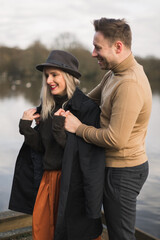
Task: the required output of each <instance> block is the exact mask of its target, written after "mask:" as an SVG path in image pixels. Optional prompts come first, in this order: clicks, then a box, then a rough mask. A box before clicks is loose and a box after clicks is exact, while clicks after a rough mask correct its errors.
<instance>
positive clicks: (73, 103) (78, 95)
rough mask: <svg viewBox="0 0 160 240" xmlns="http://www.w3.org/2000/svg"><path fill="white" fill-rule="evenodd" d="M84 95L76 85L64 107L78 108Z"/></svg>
mask: <svg viewBox="0 0 160 240" xmlns="http://www.w3.org/2000/svg"><path fill="white" fill-rule="evenodd" d="M84 96H85V95H84V93H83V92H82V91H81V90H80V89H79V88H78V87H77V88H76V90H75V92H74V94H73V96H72V98H71V99H70V100H69V101H68V103H67V104H66V106H65V109H70V107H71V108H72V109H73V110H79V109H80V107H81V104H82V99H83V98H84Z"/></svg>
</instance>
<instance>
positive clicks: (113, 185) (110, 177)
mask: <svg viewBox="0 0 160 240" xmlns="http://www.w3.org/2000/svg"><path fill="white" fill-rule="evenodd" d="M105 171H106V173H105V187H104V188H105V189H104V199H103V207H104V214H105V218H106V224H107V229H108V234H109V240H135V239H136V238H135V219H136V200H137V196H138V194H139V193H140V190H141V188H142V186H143V184H144V182H145V181H146V179H147V176H148V162H145V163H144V164H142V165H139V166H136V167H127V168H110V167H106V170H105Z"/></svg>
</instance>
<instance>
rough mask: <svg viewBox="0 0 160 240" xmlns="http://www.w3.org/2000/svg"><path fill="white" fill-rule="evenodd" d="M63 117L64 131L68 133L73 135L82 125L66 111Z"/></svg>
mask: <svg viewBox="0 0 160 240" xmlns="http://www.w3.org/2000/svg"><path fill="white" fill-rule="evenodd" d="M65 117H66V119H65V125H64V127H65V129H66V130H67V131H68V132H71V133H75V132H76V130H77V128H78V127H79V126H80V125H81V124H82V123H81V121H79V119H78V118H77V117H75V116H74V115H73V114H72V113H71V112H69V111H66V114H65Z"/></svg>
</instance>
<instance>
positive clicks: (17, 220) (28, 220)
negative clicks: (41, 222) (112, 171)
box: [0, 211, 160, 240]
mask: <svg viewBox="0 0 160 240" xmlns="http://www.w3.org/2000/svg"><path fill="white" fill-rule="evenodd" d="M102 222H103V225H104V229H103V233H102V240H108V233H107V229H106V227H105V226H106V223H105V218H104V214H103V213H102ZM31 226H32V216H31V215H27V214H22V213H17V212H14V211H7V212H1V213H0V233H3V232H4V233H7V232H8V231H11V230H16V229H22V228H25V227H31ZM135 235H136V238H137V240H160V239H158V238H156V237H154V236H151V235H150V234H148V233H145V232H143V231H141V230H140V229H138V228H136V234H135ZM0 239H3V238H1V237H0ZM4 239H5V238H4Z"/></svg>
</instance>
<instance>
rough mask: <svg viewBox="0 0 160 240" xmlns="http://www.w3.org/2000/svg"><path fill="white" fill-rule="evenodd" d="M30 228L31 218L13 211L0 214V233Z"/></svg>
mask: <svg viewBox="0 0 160 240" xmlns="http://www.w3.org/2000/svg"><path fill="white" fill-rule="evenodd" d="M28 226H32V216H31V215H27V214H22V213H16V212H13V211H7V212H3V213H0V232H6V231H10V230H13V229H19V228H24V227H28Z"/></svg>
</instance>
